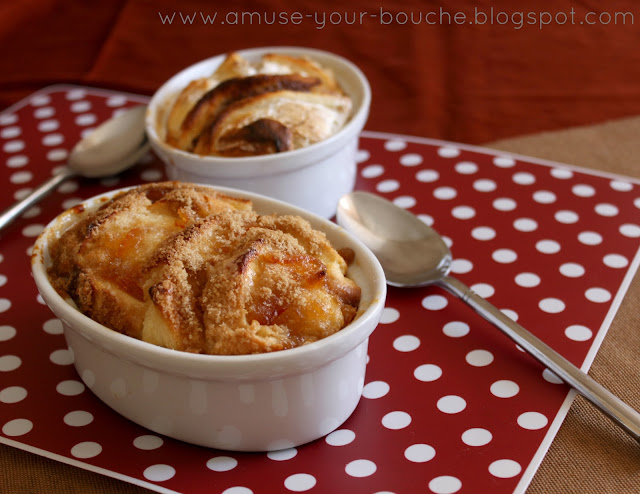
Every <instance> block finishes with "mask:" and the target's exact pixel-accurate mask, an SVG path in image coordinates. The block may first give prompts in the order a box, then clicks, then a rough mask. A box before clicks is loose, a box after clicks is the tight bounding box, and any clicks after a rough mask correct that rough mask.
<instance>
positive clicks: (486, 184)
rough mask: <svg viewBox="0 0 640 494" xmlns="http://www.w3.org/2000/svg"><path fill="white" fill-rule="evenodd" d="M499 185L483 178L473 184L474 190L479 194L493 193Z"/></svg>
mask: <svg viewBox="0 0 640 494" xmlns="http://www.w3.org/2000/svg"><path fill="white" fill-rule="evenodd" d="M497 187H498V185H497V184H496V183H495V182H494V181H493V180H490V179H488V178H481V179H478V180H476V181H475V182H473V188H474V189H475V190H477V191H478V192H493V191H494V190H496V188H497Z"/></svg>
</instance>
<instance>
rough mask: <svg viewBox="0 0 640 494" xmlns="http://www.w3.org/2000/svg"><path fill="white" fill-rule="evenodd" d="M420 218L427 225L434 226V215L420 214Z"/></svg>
mask: <svg viewBox="0 0 640 494" xmlns="http://www.w3.org/2000/svg"><path fill="white" fill-rule="evenodd" d="M418 219H419V220H420V221H422V222H423V223H424V224H425V225H427V226H433V217H432V216H429V215H428V214H419V215H418Z"/></svg>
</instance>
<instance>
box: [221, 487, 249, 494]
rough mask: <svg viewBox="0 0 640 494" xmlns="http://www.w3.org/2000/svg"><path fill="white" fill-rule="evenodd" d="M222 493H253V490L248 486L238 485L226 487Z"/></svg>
mask: <svg viewBox="0 0 640 494" xmlns="http://www.w3.org/2000/svg"><path fill="white" fill-rule="evenodd" d="M222 494H253V491H252V490H251V489H249V488H248V487H242V486H239V485H236V486H234V487H229V488H228V489H225V490H224V491H222Z"/></svg>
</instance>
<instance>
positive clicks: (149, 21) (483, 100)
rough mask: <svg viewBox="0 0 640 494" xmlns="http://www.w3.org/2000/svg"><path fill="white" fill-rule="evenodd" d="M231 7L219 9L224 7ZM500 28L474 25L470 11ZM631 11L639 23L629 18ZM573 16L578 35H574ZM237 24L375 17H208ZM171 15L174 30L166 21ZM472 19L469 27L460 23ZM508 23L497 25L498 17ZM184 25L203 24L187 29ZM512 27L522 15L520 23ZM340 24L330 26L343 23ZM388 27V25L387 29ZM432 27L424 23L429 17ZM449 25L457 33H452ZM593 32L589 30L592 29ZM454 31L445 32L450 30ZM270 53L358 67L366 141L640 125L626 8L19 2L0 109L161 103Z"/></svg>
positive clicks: (5, 21) (412, 1) (1, 26)
mask: <svg viewBox="0 0 640 494" xmlns="http://www.w3.org/2000/svg"><path fill="white" fill-rule="evenodd" d="M223 5H224V6H223ZM441 7H442V9H443V10H444V12H445V14H443V20H444V25H428V24H426V23H424V22H423V23H422V24H420V25H411V22H410V21H409V22H407V23H406V24H404V25H400V24H397V23H393V24H390V25H381V23H380V18H379V17H377V18H372V17H369V14H376V15H378V16H379V13H380V9H381V8H382V9H383V10H385V11H386V12H389V13H390V14H391V15H393V16H397V15H398V14H400V18H401V17H402V15H401V13H402V12H404V13H407V14H409V13H413V14H414V19H415V18H416V17H415V16H417V15H418V14H422V15H423V16H424V15H425V14H426V13H427V12H435V14H432V16H431V17H430V18H429V19H430V20H438V18H439V16H440V8H441ZM492 7H493V9H494V22H493V25H492V24H490V21H489V20H487V22H486V23H485V24H484V25H471V24H469V20H472V19H473V16H474V12H475V9H477V10H478V11H481V12H484V13H485V14H490V12H491V11H490V9H491V8H492ZM634 7H635V9H636V10H637V12H636V11H634ZM571 9H573V12H574V14H573V19H574V22H575V24H573V25H572V24H571V17H570V13H571ZM603 9H604V14H603V15H604V20H605V21H606V20H607V18H608V17H607V16H608V15H609V14H610V15H613V13H614V12H616V11H624V12H627V11H628V12H632V13H633V24H631V20H632V19H631V17H629V16H627V17H626V24H625V25H623V24H622V22H621V20H622V19H621V18H618V23H615V21H614V20H613V18H611V22H610V23H609V24H608V25H602V24H601V25H586V24H580V21H581V20H583V17H584V15H585V14H586V13H587V12H589V11H595V12H596V13H597V14H601V13H603ZM229 11H236V12H241V11H251V12H268V13H274V12H275V13H277V14H280V13H285V14H287V15H291V14H293V13H294V12H300V13H302V15H305V16H306V15H307V14H309V15H315V14H317V15H321V14H323V13H324V14H325V15H326V16H327V19H328V16H329V15H330V14H331V13H332V12H336V13H339V14H341V15H343V16H344V15H345V13H346V14H348V15H349V16H352V15H353V14H354V13H357V14H358V15H359V14H360V12H367V15H366V16H365V17H364V18H363V23H362V24H361V25H357V24H356V25H346V24H345V22H344V21H343V22H342V23H340V24H338V25H330V24H329V22H327V25H326V26H325V27H324V28H323V29H318V28H317V26H316V25H315V24H314V22H313V19H312V18H307V17H305V18H304V20H303V22H302V23H301V24H300V25H292V24H289V25H285V26H283V25H265V24H264V23H262V25H257V22H255V21H254V23H253V25H229V24H225V25H221V24H220V23H219V22H218V23H217V24H216V25H205V24H204V23H203V21H202V18H201V16H200V14H201V13H202V14H203V15H205V16H206V15H213V14H216V13H217V15H218V20H222V19H221V18H222V17H223V16H224V15H225V14H226V13H227V12H229ZM541 11H546V12H548V13H549V14H551V15H553V16H555V15H557V14H559V17H558V19H559V20H560V21H562V20H563V19H564V17H563V14H562V13H564V14H567V17H566V20H567V22H566V23H565V24H564V25H557V24H556V25H548V26H543V27H542V29H540V28H539V26H538V25H523V26H522V27H521V28H520V29H517V24H514V23H513V22H510V23H508V24H505V25H498V24H497V21H504V20H505V19H506V17H507V15H506V14H508V16H509V17H510V18H511V19H513V20H515V21H517V20H518V17H517V16H518V14H517V12H522V13H523V15H525V18H524V20H528V18H527V17H526V15H527V14H533V15H535V16H536V19H539V18H540V15H539V13H540V12H541ZM174 12H175V16H174V21H173V23H172V24H168V23H165V24H163V23H162V22H161V20H160V15H159V14H163V15H171V14H173V13H174ZM456 12H464V13H465V14H466V15H467V20H466V21H465V23H464V24H461V25H456V24H454V23H453V14H455V13H456ZM498 12H504V13H506V14H503V15H502V16H501V17H495V15H496V14H497V13H498ZM180 13H182V14H183V15H185V16H186V15H189V16H192V15H193V14H195V18H194V19H193V22H192V23H189V22H186V23H183V22H182V21H181V20H180V15H179V14H180ZM514 14H515V16H514ZM336 16H337V14H334V17H333V19H334V20H336V19H337V17H336ZM388 19H389V14H387V16H386V18H385V20H388ZM423 19H424V17H423ZM448 19H452V21H450V22H448ZM590 19H591V18H590ZM448 24H449V25H448ZM263 45H303V46H310V47H316V48H322V49H327V50H330V51H334V52H336V53H339V54H341V55H343V56H345V57H347V58H349V59H351V60H352V61H354V62H355V63H356V64H358V65H359V66H360V67H361V68H362V70H363V71H364V72H365V74H366V75H367V76H368V77H369V79H370V82H371V85H372V90H373V104H372V108H371V116H370V119H369V122H368V124H367V125H366V129H368V130H377V131H386V132H397V133H406V134H412V135H419V136H425V137H434V138H444V139H449V140H455V141H462V142H469V143H482V142H486V141H490V140H495V139H501V138H506V137H510V136H514V135H519V134H525V133H531V132H536V131H542V130H553V129H558V128H563V127H568V126H573V125H579V124H588V123H595V122H599V121H603V120H608V119H613V118H618V117H623V116H628V115H634V114H638V113H640V51H639V50H638V49H637V47H638V46H640V8H638V5H637V3H636V4H634V2H632V1H631V0H629V1H612V2H607V3H606V4H602V3H601V2H595V1H588V0H583V1H573V2H571V1H559V2H554V3H553V4H550V2H543V1H535V0H527V1H526V2H518V3H517V5H516V6H514V2H511V1H493V2H491V1H487V0H476V1H474V2H470V1H458V2H453V1H446V0H445V1H440V2H435V1H419V0H407V1H406V2H404V3H403V4H401V5H400V4H396V3H392V2H389V1H386V2H385V1H382V2H379V1H378V2H373V1H369V0H357V1H353V2H349V3H346V2H339V1H336V0H329V1H325V2H322V4H320V3H319V2H311V1H308V0H301V1H298V2H286V1H285V0H268V1H260V2H248V1H245V0H241V1H236V2H229V3H225V4H215V3H213V2H205V1H195V0H187V1H182V2H176V1H175V0H119V1H102V2H76V1H72V0H21V1H20V2H3V4H1V5H0V46H2V47H3V49H2V56H1V57H0V107H2V108H5V107H7V106H8V105H10V104H11V103H13V102H15V101H17V100H19V99H20V98H22V97H24V96H26V95H28V94H30V93H31V92H33V91H35V90H37V89H39V88H41V87H43V86H46V85H49V84H52V83H59V82H65V83H66V82H72V83H80V84H88V85H93V86H100V87H108V88H113V89H120V90H126V91H132V92H136V93H142V94H148V95H150V94H152V92H153V91H154V89H155V88H156V87H158V85H160V84H161V83H162V82H163V81H164V80H165V79H166V78H167V77H169V76H170V75H171V74H173V73H174V72H176V71H177V70H179V69H181V68H183V67H185V66H187V65H189V64H191V63H193V62H195V61H198V60H200V59H203V58H207V57H210V56H213V55H216V54H219V53H222V52H227V51H229V50H234V49H241V48H248V47H254V46H263Z"/></svg>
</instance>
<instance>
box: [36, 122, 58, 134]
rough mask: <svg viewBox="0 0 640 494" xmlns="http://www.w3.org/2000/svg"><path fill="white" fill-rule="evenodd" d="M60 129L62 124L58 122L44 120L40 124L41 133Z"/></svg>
mask: <svg viewBox="0 0 640 494" xmlns="http://www.w3.org/2000/svg"><path fill="white" fill-rule="evenodd" d="M59 128H60V122H58V121H57V120H43V121H42V122H40V123H39V124H38V130H39V131H40V132H53V131H54V130H58V129H59Z"/></svg>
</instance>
